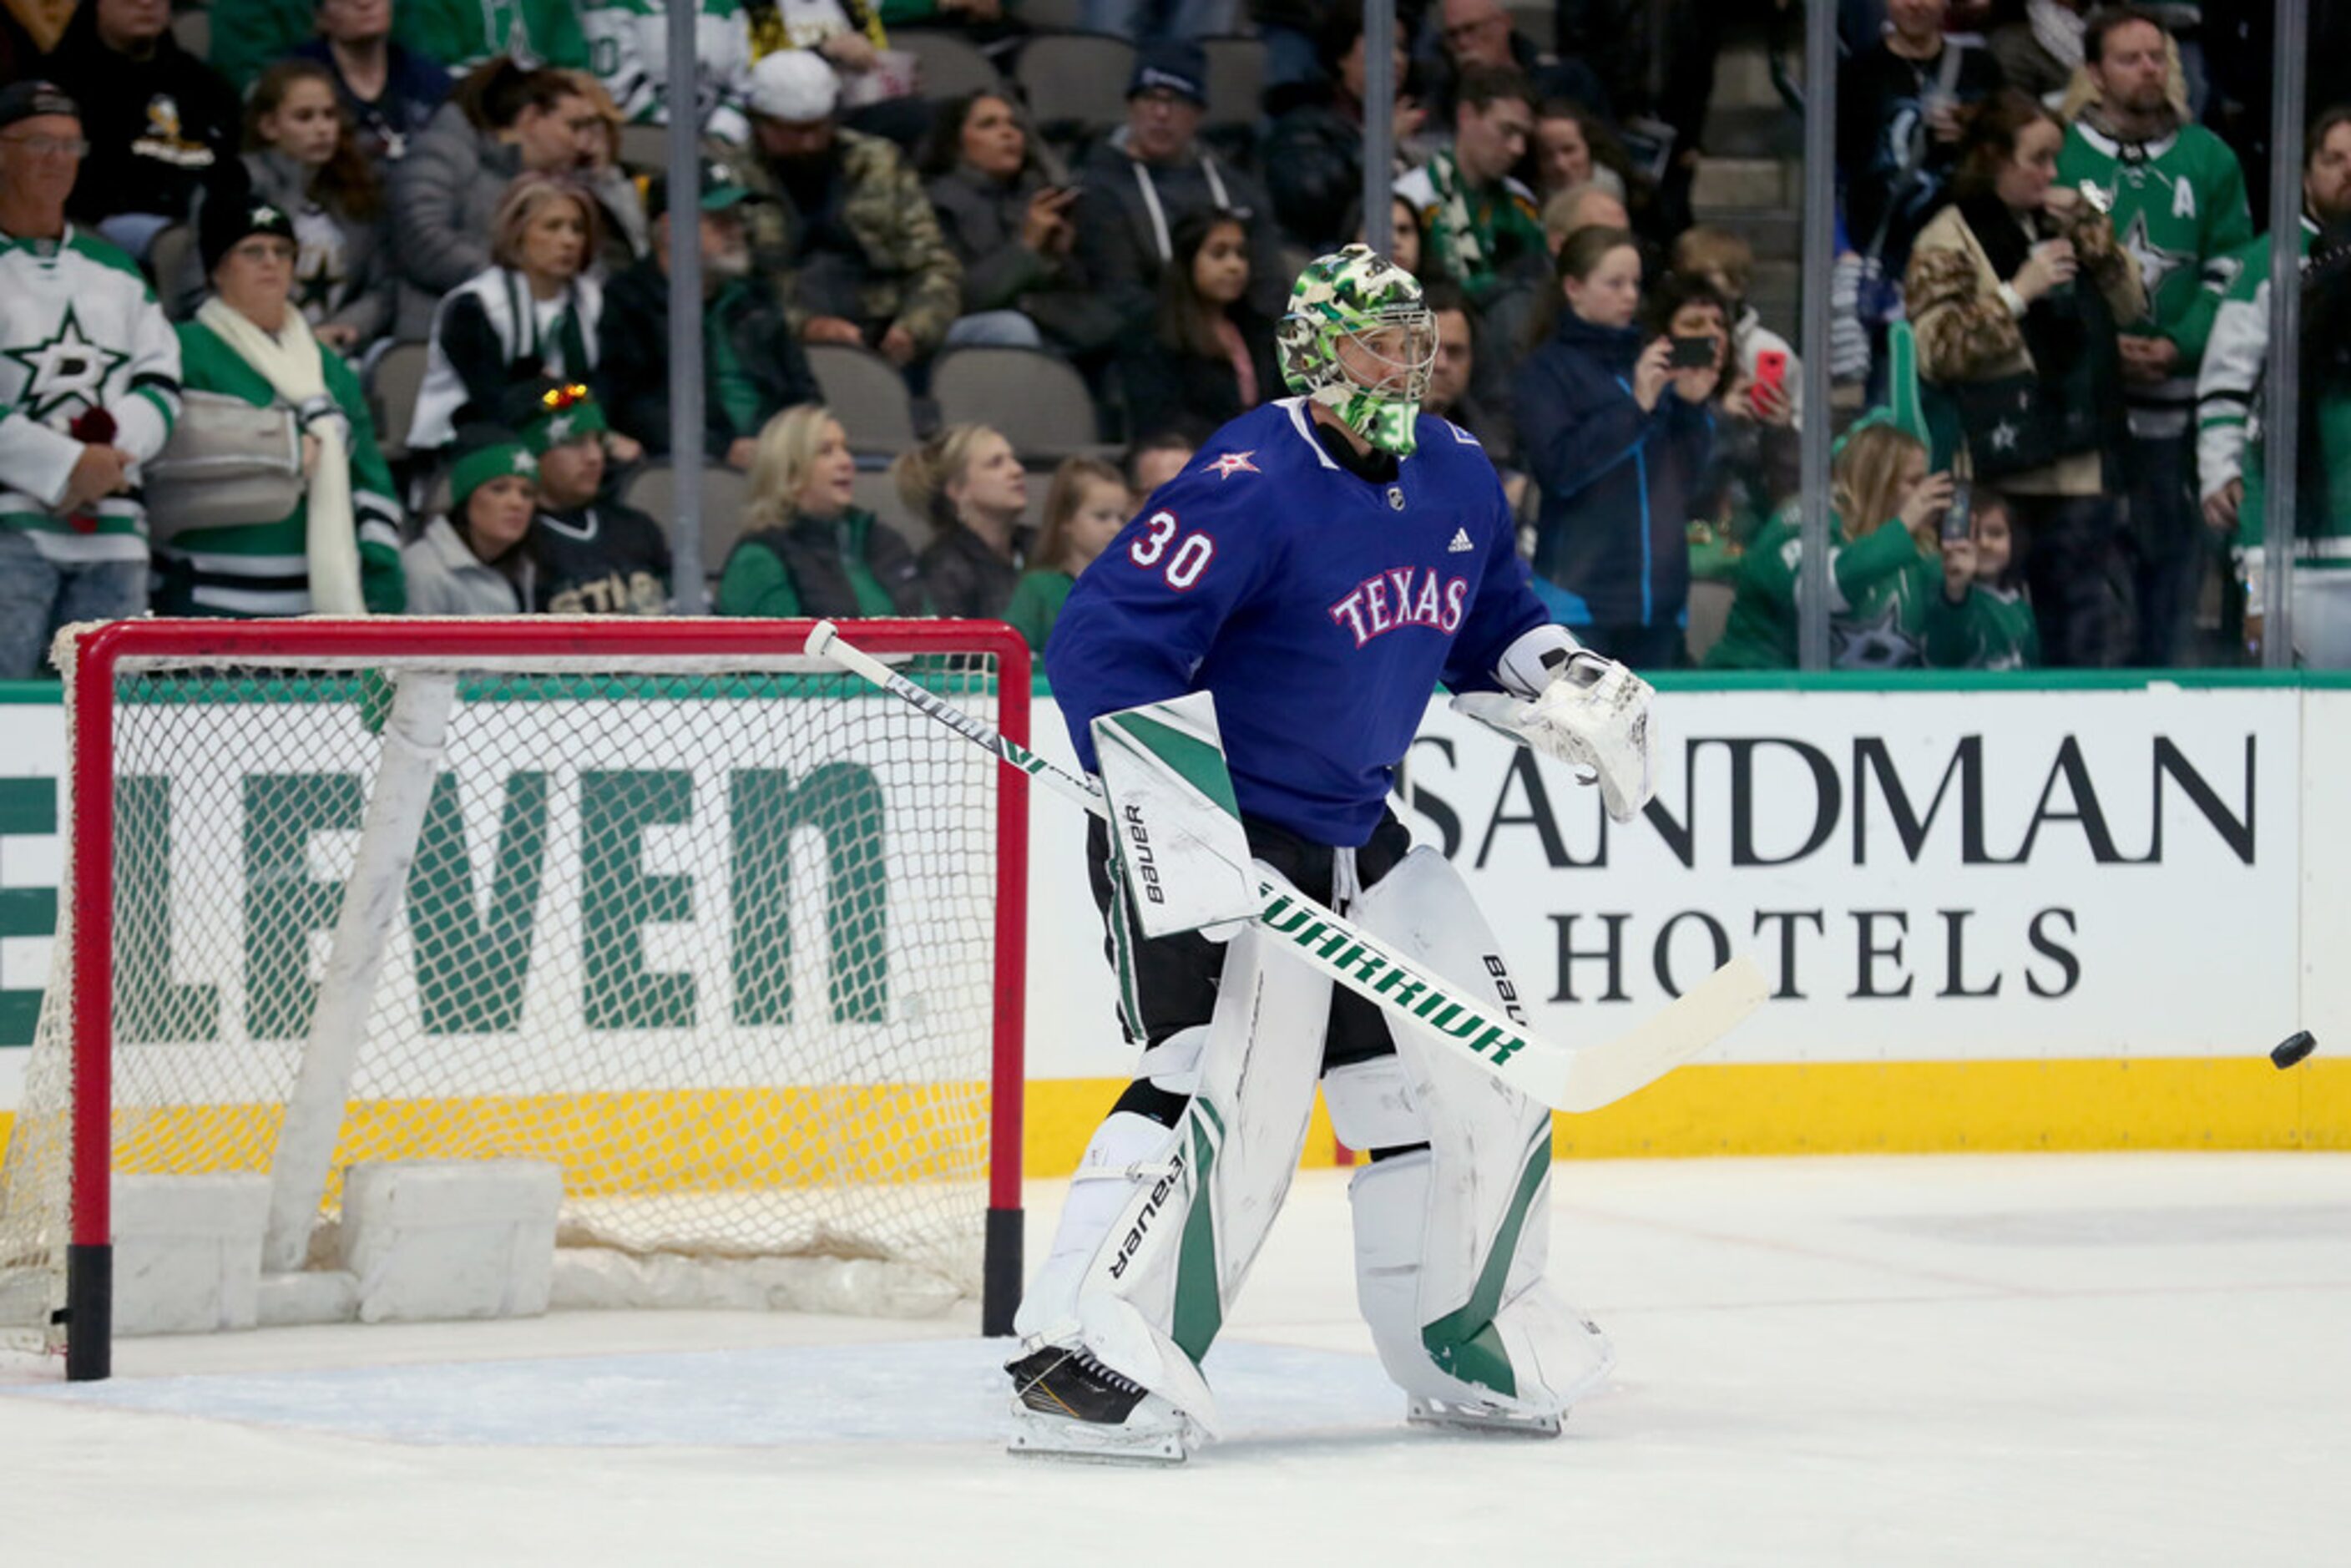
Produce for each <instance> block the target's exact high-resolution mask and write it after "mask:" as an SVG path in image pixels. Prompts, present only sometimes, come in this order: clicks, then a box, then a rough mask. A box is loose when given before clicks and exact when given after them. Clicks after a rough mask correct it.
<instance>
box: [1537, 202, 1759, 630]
mask: <svg viewBox="0 0 2351 1568" xmlns="http://www.w3.org/2000/svg"><path fill="white" fill-rule="evenodd" d="M1558 287H1559V296H1560V304H1561V306H1563V307H1564V308H1559V309H1558V314H1557V324H1556V327H1555V328H1554V329H1552V331H1551V332H1550V333H1549V334H1548V340H1546V341H1545V342H1544V343H1543V344H1542V346H1541V348H1539V349H1537V350H1535V351H1534V353H1533V354H1532V355H1531V356H1530V357H1529V358H1528V360H1527V361H1526V362H1525V363H1523V364H1522V365H1520V367H1519V370H1518V374H1517V378H1516V381H1515V384H1514V392H1515V394H1516V395H1515V397H1514V400H1513V404H1512V406H1513V410H1514V413H1515V414H1516V417H1517V423H1518V430H1519V445H1520V453H1521V455H1522V457H1523V461H1524V462H1525V463H1526V465H1527V468H1528V470H1529V471H1530V472H1531V474H1532V475H1533V476H1534V481H1535V484H1536V486H1538V487H1539V488H1540V490H1541V511H1540V515H1539V517H1538V520H1537V523H1536V540H1535V556H1534V568H1535V577H1536V591H1537V592H1538V593H1541V594H1543V595H1544V597H1545V599H1546V600H1547V601H1548V602H1550V603H1551V604H1552V607H1553V610H1554V612H1555V613H1556V614H1557V615H1558V616H1559V619H1560V621H1561V622H1562V624H1564V625H1567V626H1569V627H1571V628H1573V630H1574V632H1575V634H1576V636H1578V637H1579V638H1581V639H1582V640H1583V642H1584V643H1586V644H1587V645H1589V646H1591V647H1593V648H1595V649H1597V650H1598V651H1599V652H1601V653H1605V654H1607V655H1608V656H1609V657H1610V658H1612V659H1620V660H1622V661H1624V662H1625V663H1626V664H1631V665H1633V666H1634V667H1635V668H1636V669H1664V668H1667V667H1669V666H1670V665H1672V664H1673V663H1674V662H1675V657H1676V654H1677V651H1678V649H1679V646H1680V643H1681V627H1680V620H1681V615H1682V609H1683V605H1684V602H1685V601H1686V600H1687V597H1688V592H1689V549H1688V544H1687V538H1686V532H1687V524H1688V519H1689V505H1688V503H1689V497H1690V493H1691V487H1692V486H1694V485H1695V484H1696V483H1697V482H1698V477H1699V475H1700V474H1701V472H1702V471H1703V470H1704V468H1705V466H1706V464H1707V460H1708V455H1709V454H1710V452H1711V451H1712V448H1713V444H1714V428H1713V427H1714V421H1713V419H1712V416H1711V415H1709V414H1708V412H1707V405H1708V402H1710V401H1711V400H1712V398H1713V396H1714V393H1715V390H1716V387H1717V385H1718V384H1719V382H1720V380H1721V377H1720V374H1719V371H1717V370H1716V369H1715V368H1714V367H1712V366H1689V367H1685V368H1680V369H1677V368H1676V367H1675V366H1674V364H1673V362H1672V356H1673V345H1672V343H1671V342H1670V341H1669V340H1667V339H1666V338H1665V337H1663V336H1656V337H1647V336H1645V334H1644V333H1643V332H1642V330H1641V329H1640V327H1639V325H1638V324H1637V323H1638V321H1639V319H1640V312H1641V253H1640V249H1639V247H1638V246H1637V245H1636V244H1635V241H1634V238H1633V235H1632V234H1631V232H1630V231H1628V230H1625V229H1589V228H1587V229H1579V230H1577V231H1576V232H1575V233H1574V234H1573V235H1569V236H1568V238H1567V242H1566V244H1565V245H1563V246H1562V247H1561V249H1560V253H1559V286H1558Z"/></svg>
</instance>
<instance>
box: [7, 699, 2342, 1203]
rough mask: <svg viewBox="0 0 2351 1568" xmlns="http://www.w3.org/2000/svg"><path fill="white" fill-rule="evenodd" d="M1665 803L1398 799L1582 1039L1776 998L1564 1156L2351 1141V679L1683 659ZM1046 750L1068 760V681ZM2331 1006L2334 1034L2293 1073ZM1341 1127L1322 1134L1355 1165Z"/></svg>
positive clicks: (1043, 892)
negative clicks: (1867, 675)
mask: <svg viewBox="0 0 2351 1568" xmlns="http://www.w3.org/2000/svg"><path fill="white" fill-rule="evenodd" d="M1666 685H1667V691H1666V694H1665V696H1664V699H1663V701H1662V702H1661V704H1660V707H1659V710H1658V722H1659V727H1660V731H1661V749H1660V758H1659V760H1660V781H1659V790H1658V796H1657V800H1656V803H1655V804H1654V805H1653V807H1652V808H1651V809H1650V810H1649V812H1648V813H1647V814H1646V816H1645V817H1644V819H1643V820H1641V821H1636V822H1635V823H1634V824H1631V825H1630V826H1628V827H1618V826H1615V825H1613V824H1609V823H1607V822H1606V821H1605V820H1604V817H1603V815H1602V813H1601V811H1600V810H1599V805H1598V801H1597V800H1596V797H1595V796H1594V794H1593V791H1591V790H1589V789H1583V788H1582V787H1580V786H1578V785H1577V784H1576V783H1575V782H1574V780H1573V777H1572V776H1571V775H1570V774H1569V772H1568V771H1567V770H1566V769H1564V768H1560V767H1558V766H1556V765H1554V764H1551V763H1547V762H1540V761H1538V760H1537V759H1535V758H1532V757H1531V755H1530V754H1527V753H1524V752H1522V751H1519V750H1516V749H1515V748H1512V747H1509V746H1507V745H1505V744H1504V743H1502V742H1501V741H1499V739H1498V738H1496V737H1492V736H1490V735H1489V734H1488V733H1487V732H1485V731H1483V730H1480V729H1478V728H1476V727H1472V726H1470V725H1468V723H1467V722H1466V721H1463V720H1461V719H1459V718H1458V717H1457V716H1454V715H1452V714H1451V713H1450V712H1449V711H1448V710H1447V708H1446V707H1445V706H1444V705H1443V703H1442V702H1441V701H1437V702H1433V703H1432V704H1431V706H1430V709H1429V714H1428V716H1427V720H1426V725H1425V727H1424V730H1423V733H1422V736H1421V737H1420V739H1419V740H1418V741H1417V742H1416V745H1415V746H1414V747H1413V749H1412V752H1411V754H1410V755H1409V756H1408V758H1406V761H1405V768H1404V769H1403V771H1402V775H1401V777H1400V778H1399V779H1398V783H1397V789H1396V794H1395V800H1394V802H1393V803H1394V805H1395V810H1397V812H1398V814H1399V815H1400V816H1401V817H1402V818H1403V819H1404V821H1405V823H1406V824H1407V825H1408V826H1409V827H1410V828H1411V829H1412V830H1413V831H1414V833H1415V836H1416V839H1417V840H1418V841H1421V842H1424V843H1428V844H1431V845H1434V846H1436V847H1437V848H1438V849H1440V850H1441V851H1443V852H1446V853H1447V856H1448V857H1449V858H1450V859H1451V861H1452V862H1453V863H1454V865H1455V866H1456V867H1457V869H1458V870H1459V871H1460V872H1461V873H1462V875H1463V876H1464V877H1465V878H1466V879H1467V880H1468V883H1469V884H1470V886H1471V888H1472V889H1473V891H1474V892H1475V894H1477V897H1478V899H1479V904H1481V906H1482V907H1483V908H1484V909H1485V910H1486V912H1487V914H1488V916H1489V921H1490V922H1491V924H1492V925H1493V926H1494V929H1495V931H1496V933H1497V934H1498V936H1499V938H1500V942H1501V946H1502V948H1503V951H1504V952H1505V954H1506V955H1507V956H1509V958H1510V962H1511V964H1512V966H1513V968H1514V971H1515V973H1516V976H1517V977H1518V979H1519V981H1520V992H1521V994H1522V995H1523V996H1525V997H1526V998H1528V999H1529V1001H1530V1004H1531V1008H1530V1011H1531V1019H1530V1021H1531V1024H1532V1026H1533V1027H1534V1028H1535V1029H1536V1030H1541V1031H1544V1032H1549V1033H1553V1034H1556V1035H1559V1036H1561V1037H1563V1038H1566V1039H1570V1040H1573V1039H1574V1038H1576V1037H1577V1036H1578V1035H1579V1034H1590V1035H1593V1036H1605V1035H1608V1034H1613V1033H1614V1032H1615V1031H1617V1030H1621V1029H1623V1028H1625V1027H1626V1026H1627V1025H1628V1024H1629V1023H1631V1022H1632V1021H1633V1020H1635V1019H1637V1018H1639V1017H1640V1016H1642V1015H1643V1014H1644V1013H1646V1011H1648V1010H1650V1009H1655V1008H1656V1007H1657V1006H1659V1005H1661V1004H1662V1003H1663V1002H1664V1001H1666V1000H1667V999H1668V998H1670V997H1671V996H1672V995H1674V994H1675V993H1676V992H1677V989H1678V988H1681V987H1683V986H1687V985H1688V984H1690V983H1693V982H1694V981H1695V980H1696V979H1698V977H1701V976H1702V975H1704V974H1705V973H1706V972H1707V971H1708V969H1710V968H1711V967H1714V965H1715V964H1716V963H1718V962H1719V961H1720V960H1721V958H1723V957H1724V956H1728V954H1729V953H1730V952H1734V951H1740V952H1746V953H1749V954H1751V955H1752V956H1754V958H1755V959H1756V961H1757V962H1758V963H1759V964H1761V966H1762V967H1763V969H1764V971H1765V973H1766V974H1767V975H1769V976H1770V977H1771V979H1772V982H1773V985H1774V999H1773V1000H1772V1002H1771V1004H1770V1005H1768V1006H1767V1007H1766V1008H1765V1009H1763V1011H1762V1012H1761V1014H1759V1015H1758V1016H1757V1017H1756V1018H1755V1019H1751V1020H1750V1021H1749V1022H1748V1023H1747V1024H1746V1025H1744V1026H1743V1027H1742V1028H1741V1029H1740V1030H1739V1031H1738V1032H1737V1034H1736V1035H1734V1036H1733V1037H1732V1038H1731V1039H1730V1040H1727V1041H1725V1042H1724V1043H1723V1044H1722V1045H1721V1046H1720V1047H1719V1048H1718V1049H1717V1050H1716V1051H1713V1052H1711V1053H1709V1055H1708V1057H1707V1058H1705V1059H1703V1060H1702V1061H1700V1062H1699V1063H1698V1064H1696V1065H1694V1066H1692V1067H1689V1068H1686V1069H1684V1070H1682V1071H1680V1072H1679V1073H1677V1074H1676V1075H1675V1076H1674V1077H1673V1078H1672V1079H1671V1080H1669V1081H1667V1082H1666V1083H1664V1084H1661V1085H1659V1086H1657V1087H1656V1088H1655V1089H1652V1090H1651V1091H1648V1092H1645V1093H1644V1094H1642V1095H1640V1096H1637V1097H1636V1098H1635V1099H1634V1100H1631V1101H1628V1102H1626V1103H1623V1104H1621V1105H1618V1106H1616V1107H1613V1108H1611V1109H1610V1110H1608V1111H1605V1112H1603V1113H1599V1114H1597V1115H1593V1116H1588V1117H1581V1118H1562V1119H1561V1123H1560V1127H1559V1133H1558V1138H1557V1146H1558V1148H1559V1149H1560V1150H1561V1152H1562V1153H1564V1154H1583V1155H1635V1154H1658V1155H1672V1154H1696V1153H1710V1152H1737V1153H1766V1152H1807V1151H1809V1152H1821V1151H1829V1150H1874V1151H1888V1150H1954V1149H2020V1148H2024V1149H2030V1148H2131V1147H2202V1146H2212V1147H2334V1148H2341V1147H2346V1146H2351V1073H2346V1071H2345V1070H2344V1069H2343V1068H2342V1066H2341V1064H2340V1063H2339V1062H2337V1061H2335V1060H2333V1059H2332V1056H2331V1054H2330V1053H2331V1051H2333V1050H2335V1049H2351V1043H2346V1037H2345V1036H2344V1035H2343V1031H2342V1023H2343V1021H2344V1020H2345V1019H2346V1017H2351V976H2346V974H2345V973H2344V971H2343V970H2342V968H2341V967H2340V966H2339V965H2331V964H2329V963H2328V962H2327V961H2326V960H2327V956H2328V955H2330V954H2337V953H2341V952H2343V951H2344V950H2345V945H2346V937H2351V915H2346V906H2345V901H2344V900H2343V898H2342V897H2341V896H2340V895H2339V894H2336V892H2335V889H2336V888H2338V887H2339V886H2341V885H2342V883H2343V882H2344V875H2345V873H2346V872H2351V825H2346V822H2345V821H2344V815H2345V814H2344V812H2343V810H2342V809H2341V802H2342V801H2343V800H2344V799H2345V795H2346V789H2345V786H2344V784H2343V783H2342V780H2344V779H2346V777H2351V683H2345V682H2342V681H2339V680H2337V681H2332V682H2330V681H2328V680H2326V679H2325V678H2324V677H2314V678H2311V679H2309V680H2306V681H2304V682H2303V683H2298V684H2276V683H2273V682H2269V681H2265V680H2262V679H2259V678H2248V679H2238V678H2214V677H2207V678H2205V679H2203V680H2200V681H2198V682H2196V683H2194V684H2189V685H2172V684H2168V683H2167V684H2160V685H2152V686H2150V685H2147V684H2145V683H2144V682H2131V681H2126V680H2124V679H2121V678H2119V677H2091V678H2083V679H2076V680H2074V681H2071V682H2068V683H2066V684H2063V685H2059V684H2056V683H2055V682H2054V680H2052V681H2051V683H2050V684H2046V685H2022V684H2001V685H1984V684H1981V683H1976V684H1962V683H1955V682H1954V683H1943V682H1938V683H1935V684H1923V683H1921V682H1920V681H1918V680H1917V679H1915V678H1914V679H1909V680H1900V681H1897V680H1896V679H1894V678H1890V677H1889V678H1886V679H1884V680H1880V681H1876V682H1872V681H1869V680H1867V679H1855V680H1844V679H1838V678H1830V679H1827V680H1816V681H1811V682H1807V683H1805V684H1804V685H1803V687H1802V689H1796V688H1795V687H1794V685H1792V683H1782V684H1770V683H1756V684H1752V685H1742V686H1740V687H1739V688H1735V689H1725V687H1724V684H1723V683H1722V682H1720V681H1710V682H1707V683H1702V684H1701V683H1698V682H1695V681H1692V682H1688V683H1679V682H1670V681H1669V682H1667V683H1666ZM22 695H24V696H26V698H27V699H28V700H23V701H17V702H0V759H5V760H0V770H5V773H0V1118H4V1117H5V1115H6V1114H7V1113H8V1112H9V1111H10V1110H11V1109H13V1107H14V1106H15V1104H16V1100H17V1097H18V1095H19V1093H20V1083H21V1074H22V1065H23V1059H24V1056H25V1051H24V1050H23V1049H22V1042H23V1041H25V1040H29V1038H30V1034H31V1030H32V1023H33V1019H34V1016H35V1013H36V1011H37V1006H38V994H39V988H40V986H41V985H42V984H43V983H44V980H45V978H46V976H47V958H48V946H49V944H48V942H47V935H46V934H47V929H48V925H49V922H50V921H52V920H53V919H54V904H55V898H54V888H55V886H56V877H57V863H58V853H57V839H56V836H55V826H56V824H55V816H56V810H57V789H56V780H57V772H58V768H59V765H60V763H61V760H62V758H61V750H62V725H61V721H60V716H59V711H58V709H57V706H56V705H55V702H54V695H53V693H52V694H49V695H48V700H46V701H44V700H40V695H41V694H39V693H38V691H37V688H35V689H30V690H25V691H24V692H23V694H22ZM1035 735H1036V742H1037V745H1038V747H1039V748H1040V750H1043V751H1045V752H1046V753H1047V754H1048V755H1050V756H1054V757H1056V758H1061V759H1064V760H1066V759H1067V756H1068V746H1067V741H1066V737H1065V736H1064V734H1063V732H1062V727H1061V721H1060V718H1059V716H1058V713H1057V712H1056V711H1055V709H1054V707H1053V706H1052V704H1051V702H1050V698H1044V699H1040V703H1039V705H1038V709H1037V716H1036V727H1035ZM1031 810H1032V822H1033V831H1032V835H1031V842H1032V856H1033V871H1032V877H1031V894H1030V918H1029V966H1030V967H1029V996H1028V1002H1029V1031H1028V1040H1029V1096H1028V1113H1029V1131H1028V1140H1027V1141H1028V1156H1029V1169H1030V1172H1031V1174H1035V1175H1052V1174H1060V1173H1062V1172H1065V1171H1067V1170H1068V1169H1069V1168H1070V1166H1071V1164H1072V1163H1073V1161H1074V1159H1075V1155H1076V1153H1077V1150H1078V1148H1079V1146H1080V1145H1081V1143H1082V1141H1083V1138H1084V1135H1085V1133H1086V1131H1087V1130H1088V1129H1089V1128H1090V1127H1091V1125H1092V1122H1093V1121H1094V1120H1095V1119H1096V1118H1097V1117H1098V1116H1099V1115H1100V1114H1101V1113H1102V1110H1103V1109H1104V1108H1105V1107H1106V1106H1107V1104H1108V1103H1109V1102H1110V1101H1111V1100H1112V1099H1113V1098H1114V1097H1115V1094H1116V1092H1117V1090H1118V1087H1119V1086H1120V1084H1121V1083H1122V1082H1123V1073H1124V1071H1125V1070H1126V1068H1127V1066H1128V1065H1129V1062H1130V1060H1131V1059H1130V1057H1129V1056H1128V1054H1127V1052H1126V1051H1125V1049H1124V1048H1123V1046H1122V1045H1121V1044H1120V1043H1119V1041H1118V1040H1117V1039H1116V1035H1115V1030H1114V1028H1113V1026H1112V1024H1111V1023H1110V1019H1111V1010H1112V1004H1111V995H1112V993H1111V981H1110V975H1109V971H1108V969H1107V967H1105V966H1104V965H1103V964H1102V960H1101V959H1100V957H1099V952H1100V936H1099V925H1098V923H1097V921H1096V918H1095V915H1094V912H1093V909H1092V903H1091V900H1090V899H1089V898H1088V896H1087V895H1086V894H1085V891H1084V878H1083V865H1082V860H1081V842H1082V833H1083V829H1082V823H1081V822H1080V821H1079V820H1078V818H1077V815H1076V813H1075V812H1074V811H1073V810H1071V808H1070V807H1068V806H1066V805H1065V804H1063V803H1062V802H1061V801H1060V800H1057V799H1055V798H1054V797H1052V796H1050V795H1048V794H1045V793H1044V792H1042V791H1037V792H1034V795H1033V804H1032V808H1031ZM2296 1028H2308V1029H2311V1030H2314V1032H2315V1033H2316V1034H2317V1036H2318V1039H2319V1042H2320V1049H2319V1053H2318V1055H2317V1056H2316V1057H2315V1058H2314V1060H2313V1061H2310V1062H2308V1063H2306V1064H2304V1066H2303V1067H2302V1068H2300V1069H2297V1070H2295V1071H2292V1072H2285V1073H2281V1072H2278V1071H2275V1070H2273V1068H2272V1067H2271V1066H2270V1064H2269V1061H2268V1060H2267V1057H2266V1052H2267V1051H2268V1049H2269V1047H2270V1046H2271V1045H2273V1044H2274V1043H2275V1042H2276V1041H2277V1040H2280V1039H2283V1037H2284V1036H2285V1035H2286V1034H2288V1033H2290V1032H2291V1031H2292V1030H2294V1029H2296ZM1330 1149H1331V1145H1330V1141H1329V1137H1328V1134H1327V1132H1325V1131H1324V1130H1323V1129H1322V1127H1321V1125H1320V1124H1319V1121H1318V1126H1317V1129H1316V1131H1315V1133H1314V1134H1312V1135H1311V1138H1310V1141H1309V1147H1308V1158H1309V1160H1310V1161H1322V1160H1327V1159H1328V1158H1329V1157H1330Z"/></svg>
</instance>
